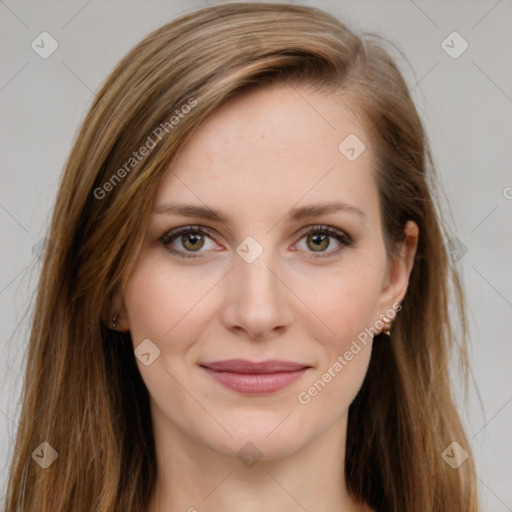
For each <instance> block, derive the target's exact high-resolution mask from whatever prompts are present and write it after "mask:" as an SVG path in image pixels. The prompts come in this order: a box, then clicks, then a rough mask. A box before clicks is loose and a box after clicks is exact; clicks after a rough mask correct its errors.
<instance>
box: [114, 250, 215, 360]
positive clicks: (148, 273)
mask: <svg viewBox="0 0 512 512" xmlns="http://www.w3.org/2000/svg"><path fill="white" fill-rule="evenodd" d="M214 281H215V280H214V279H213V277H212V276H210V277H208V275H207V274H204V275H201V276H196V277H195V278H194V279H193V280H191V279H190V271H189V272H186V271H180V270H179V269H176V267H175V266H173V265H170V264H169V263H168V262H167V261H165V260H164V261H161V260H160V261H155V258H146V259H144V260H142V261H141V264H140V265H138V266H137V268H136V270H135V272H134V273H133V274H132V276H131V278H130V280H129V283H128V285H127V288H126V291H125V296H124V297H125V304H126V308H127V311H128V317H129V321H130V331H131V334H132V339H133V342H134V344H135V345H136V344H137V343H140V341H141V340H143V339H145V338H149V339H151V340H154V341H155V343H157V344H158V345H159V346H161V348H164V347H165V349H166V350H168V349H169V350H179V349H180V340H186V339H190V337H191V335H193V332H194V331H195V330H198V331H199V330H200V328H201V326H200V325H199V323H198V319H200V318H201V317H204V316H203V315H202V314H201V308H202V306H203V304H202V303H201V300H202V298H203V297H204V296H205V294H206V293H207V292H208V290H209V289H210V288H212V286H213V284H214ZM191 320H193V321H191ZM170 341H172V343H170Z"/></svg>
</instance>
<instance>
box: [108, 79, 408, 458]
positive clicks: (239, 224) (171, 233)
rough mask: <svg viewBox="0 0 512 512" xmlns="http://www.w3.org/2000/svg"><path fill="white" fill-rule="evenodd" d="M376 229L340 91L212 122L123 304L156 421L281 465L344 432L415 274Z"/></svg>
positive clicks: (364, 152) (242, 100)
mask: <svg viewBox="0 0 512 512" xmlns="http://www.w3.org/2000/svg"><path fill="white" fill-rule="evenodd" d="M299 91H300V94H299ZM351 134H352V135H351ZM349 136H350V137H349ZM347 137H349V139H347V140H346V141H345V142H343V141H344V140H345V139H346V138H347ZM355 137H357V138H355ZM340 143H341V144H340ZM362 144H364V145H365V148H363V146H362ZM351 148H352V149H351ZM179 205H181V206H190V207H194V208H197V209H198V210H194V209H192V208H189V209H188V210H187V209H186V208H181V210H180V209H179ZM326 205H331V206H332V205H336V206H337V208H331V209H324V210H322V208H323V207H325V206H326ZM311 207H315V208H311ZM205 211H206V212H205ZM212 211H215V212H217V213H218V216H219V217H220V218H215V217H214V216H212V215H211V213H212ZM201 212H202V214H201ZM208 212H210V215H209V216H208V215H205V213H206V214H207V213H208ZM381 226H382V223H381V218H380V213H379V198H378V189H377V186H376V182H375V179H374V176H373V175H372V156H371V147H370V142H369V139H368V138H367V135H366V133H365V131H364V130H363V129H362V127H361V126H360V125H359V124H358V123H357V122H356V120H355V119H354V117H353V116H352V115H351V114H350V112H349V110H347V109H346V108H345V106H344V105H343V103H342V101H341V100H340V99H339V98H336V97H334V96H326V95H322V94H320V93H315V94H312V93H309V92H307V91H306V90H300V89H299V90H294V89H291V88H288V87H286V86H280V87H274V88H263V89H260V90H258V91H257V92H250V93H246V94H244V95H241V96H238V97H236V98H234V99H231V100H230V101H229V102H228V103H226V104H224V105H223V106H222V107H221V108H220V109H218V110H217V111H216V112H215V113H214V114H212V115H211V116H210V117H209V118H208V120H207V122H205V124H203V125H202V126H201V128H200V129H199V130H198V131H197V132H196V133H195V134H194V136H193V138H191V139H190V140H189V142H188V143H187V145H186V146H185V147H184V149H183V151H182V152H181V153H180V155H179V157H178V159H177V160H176V161H175V162H174V164H173V166H172V168H171V169H170V171H169V172H168V174H167V176H166V178H165V179H164V181H163V182H162V184H161V187H160V189H159V191H158V194H157V196H156V199H155V203H154V211H153V214H152V217H151V220H150V223H149V225H148V228H147V233H146V239H145V244H144V247H143V250H142V252H141V254H140V256H139V259H138V262H137V265H136V267H135V270H134V272H133V274H132V275H131V277H130V279H129V282H128V284H127V286H126V288H125V289H124V290H123V291H122V292H121V294H120V296H119V298H118V299H116V300H117V301H118V302H117V304H116V308H117V311H116V312H118V313H119V312H120V319H119V325H120V328H121V329H129V330H130V332H131V336H132V340H133V346H134V349H136V354H138V357H137V359H136V361H137V365H138V367H139V370H140V373H141V375H142V378H143V380H144V382H145V384H146V386H147V388H148V391H149V394H150V398H151V408H152V417H153V423H154V428H155V429H157V430H159V431H160V432H165V433H166V434H167V435H168V436H177V437H181V438H182V439H184V440H186V442H188V443H190V445H191V446H195V447H199V448H200V447H207V448H209V449H211V450H214V451H215V452H217V453H222V454H225V455H229V456H233V457H235V456H237V453H238V452H239V450H240V449H241V448H242V447H244V445H246V443H252V444H253V445H254V446H256V447H257V449H258V450H259V452H260V453H261V454H262V455H263V457H266V458H268V459H270V460H271V459H276V458H280V457H284V456H286V455H289V454H292V453H293V452H297V451H298V450H300V449H302V448H305V447H306V446H307V445H309V444H311V443H313V442H315V441H317V440H319V439H321V438H322V436H324V435H328V433H329V432H333V433H334V434H335V435H336V436H342V435H343V433H344V429H345V428H346V419H347V411H348V407H349V405H350V404H351V402H352V401H353V399H354V398H355V396H356V394H357V392H358V390H359V388H360V387H361V384H362V382H363V380H364V377H365V373H366V370H367V367H368V363H369V358H370V354H371V347H372V334H373V333H375V331H377V332H379V331H380V330H381V329H382V323H381V322H379V318H380V315H381V314H386V312H387V313H388V316H392V315H390V312H393V304H396V303H398V302H399V301H400V300H401V299H402V298H403V296H404V294H405V290H406V286H407V280H408V275H409V271H410V265H409V266H408V265H407V261H408V259H407V258H404V259H403V260H397V262H394V263H392V262H391V261H389V259H388V257H387V255H386V251H385V247H384V240H383V235H382V228H381ZM409 260H410V258H409ZM142 354H143V355H142ZM260 363H261V364H260ZM251 449H253V448H251Z"/></svg>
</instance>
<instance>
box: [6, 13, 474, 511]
mask: <svg viewBox="0 0 512 512" xmlns="http://www.w3.org/2000/svg"><path fill="white" fill-rule="evenodd" d="M270 82H275V83H279V82H283V83H284V82H286V83H288V84H290V85H293V86H302V87H307V88H310V89H314V90H319V91H323V92H325V93H327V94H331V93H335V94H339V96H340V98H341V101H343V100H344V99H350V101H347V102H346V104H348V105H351V108H352V109H353V110H354V112H355V113H357V114H358V116H360V118H361V119H362V121H363V123H364V125H365V127H366V129H367V131H368V134H369V136H370V140H371V143H372V145H373V148H374V150H375V153H376V155H377V162H376V165H375V175H376V179H377V182H378V186H379V191H380V207H381V212H382V219H383V230H384V234H385V238H386V244H387V248H388V252H389V254H390V256H391V257H393V256H394V255H395V248H396V244H397V243H398V242H399V241H400V240H401V239H402V236H403V227H404V224H405V223H406V221H407V220H409V219H411V220H413V221H415V222H416V223H417V224H418V226H419V232H420V236H419V242H418V249H417V255H416V258H415V264H414V268H413V271H412V274H411V278H410V284H409V288H408V292H407V295H406V297H405V299H404V301H403V303H402V310H401V312H400V314H399V315H398V316H397V318H396V320H395V322H394V324H393V330H392V334H391V339H388V338H386V337H383V336H379V338H378V339H377V338H376V343H375V345H374V349H373V353H372V358H371V361H370V367H369V369H368V373H367V376H366V379H365V381H364V383H363V386H362V388H361V390H360V392H359V394H358V396H357V397H356V399H355V401H354V402H353V403H352V405H351V407H350V411H349V422H348V433H347V450H346V460H345V470H346V480H347V485H348V489H349V492H351V493H352V494H353V495H354V496H355V497H357V498H358V499H360V500H361V501H364V502H367V503H368V504H370V505H371V506H372V507H374V508H375V509H377V510H379V511H394V512H398V511H400V512H403V511H406V510H407V511H419V510H425V511H436V512H441V511H443V512H475V511H477V510H478V504H477V496H476V483H475V476H474V465H473V460H472V457H471V451H470V448H469V446H468V441H467V439H466V437H465V434H464V431H463V428H462V425H461V422H460V420H459V416H458V414H457V411H456V407H455V405H454V403H453V399H452V395H451V391H450V381H449V373H448V357H449V355H450V354H451V350H452V348H457V350H460V352H459V353H458V354H457V355H458V356H459V357H460V358H461V360H462V361H463V363H464V364H466V361H467V359H466V352H465V350H466V349H465V337H466V323H465V322H466V321H465V314H464V297H463V293H462V289H461V286H460V283H459V279H458V277H457V273H456V271H455V269H454V268H453V265H452V264H451V262H450V260H449V258H448V257H447V253H446V250H445V245H444V239H443V236H444V234H445V232H446V230H445V228H444V226H443V224H442V222H441V220H440V218H441V217H440V215H439V213H438V211H437V207H436V203H435V194H434V190H433V188H432V186H431V185H432V183H434V180H433V177H434V166H433V165H432V158H431V156H430V150H429V148H428V143H427V141H426V138H425V133H424V130H423V127H422V123H421V121H420V119H419V117H418V114H417V111H416V109H415V107H414V104H413V102H412V100H411V97H410V95H409V92H408V87H407V85H406V83H405V82H404V80H403V78H402V76H401V74H400V72H399V71H398V69H397V66H396V65H395V63H394V61H393V59H392V58H391V57H390V55H389V53H388V52H387V51H386V50H385V49H384V47H383V45H382V44H381V43H379V42H378V40H377V39H376V38H373V37H365V38H364V39H363V38H362V37H359V36H357V35H355V34H354V33H352V32H351V31H349V30H348V29H347V28H346V27H345V26H344V25H343V24H342V23H340V22H339V21H338V20H337V19H335V18H334V17H332V16H330V15H328V14H327V13H325V12H323V11H321V10H318V9H315V8H310V7H298V6H286V5H284V4H282V5H281V4H264V3H241V4H225V5H219V6H216V7H209V8H206V9H202V10H200V11H197V12H193V13H191V14H188V15H185V16H183V17H181V18H180V19H177V20H174V21H171V22H170V23H168V24H166V25H164V26H163V27H161V28H159V29H158V30H155V31H154V32H153V33H151V34H150V35H149V36H147V37H146V38H145V39H144V40H143V41H141V42H140V43H139V44H138V45H137V46H136V47H135V48H134V49H133V50H131V51H130V52H129V54H128V55H126V57H125V58H124V59H123V60H122V61H121V62H120V63H119V65H118V66H117V67H116V69H115V70H114V71H113V72H112V74H111V75H110V76H109V77H108V79H107V80H106V82H105V84H104V85H103V87H102V89H101V91H100V92H99V93H98V94H97V96H96V98H95V101H94V103H93V105H92V106H91V108H90V110H89V112H88V114H87V116H86V118H85V120H84V122H83V124H82V126H81V128H80V130H79V132H78V134H77V137H76V140H75V142H74V146H73V148H72V151H71V153H70V155H69V158H68V160H67V162H66V165H65V170H64V173H63V176H62V179H61V183H60V189H59V192H58V196H57V200H56V205H55V209H54V214H53V218H52V222H51V227H50V230H49V234H48V240H49V242H48V251H47V253H46V256H45V260H44V264H43V268H42V273H41V278H40V281H39V286H38V292H37V300H36V305H35V312H34V318H33V324H32V330H31V335H30V344H29V349H28V358H27V367H26V373H25V380H24V385H23V386H24V387H23V395H22V409H21V415H20V420H19V427H20V428H19V430H18V434H17V438H16V445H15V448H14V456H13V460H12V465H11V468H10V479H9V486H8V495H7V510H8V511H9V512H18V511H21V510H37V511H38V512H50V511H51V512H64V511H69V510H73V511H74V512H80V511H84V512H85V511H92V510H94V511H96V512H118V511H119V510H123V511H139V510H144V509H145V508H146V506H147V503H148V501H149V498H150V496H151V494H152V491H153V489H154V484H155V477H156V463H155V448H154V443H153V436H152V428H151V423H150V419H149V418H150V414H149V401H148V392H147V389H146V388H145V386H144V384H143V381H142V379H141V377H140V374H139V372H138V370H137V366H136V364H135V362H134V354H133V348H132V345H131V340H130V335H129V333H124V334H123V333H116V332H115V331H113V330H111V329H109V328H108V327H107V326H106V322H105V311H106V308H107V306H108V304H109V300H110V297H111V296H112V293H113V291H114V290H115V289H116V288H117V287H120V286H123V285H124V284H125V283H126V280H127V279H128V277H129V276H130V273H131V270H132V268H133V265H134V262H135V260H136V258H137V255H138V253H139V251H140V248H141V246H142V242H143V238H144V233H145V229H146V225H147V222H148V218H149V213H150V211H151V209H152V201H153V198H154V197H155V194H156V191H157V189H158V186H159V184H160V183H161V181H162V179H163V177H164V176H165V173H166V172H167V170H168V168H169V165H170V164H171V163H172V161H173V159H174V158H175V156H176V154H177V152H178V151H179V149H180V148H181V147H182V146H183V144H184V143H185V141H186V140H187V139H188V138H189V137H190V136H192V135H193V133H194V130H195V129H197V127H198V126H199V124H200V123H201V121H202V120H204V119H205V118H206V117H207V116H208V115H209V114H210V113H211V112H212V111H213V110H214V109H215V108H217V107H218V106H219V105H221V104H222V103H223V102H224V101H226V100H227V99H228V98H230V97H231V96H233V95H235V94H238V93H240V92H242V91H244V90H247V89H248V88H250V87H258V86H260V85H261V84H265V83H270ZM150 140H151V143H150ZM143 146H145V147H146V148H147V149H148V150H147V151H142V150H141V151H140V154H139V152H138V150H139V148H142V147H143ZM134 151H137V154H138V155H139V156H141V158H140V159H139V158H138V157H135V156H134ZM123 169H124V171H123ZM451 291H453V298H454V303H455V304H456V306H458V309H459V312H460V315H458V317H457V319H458V320H460V322H461V324H460V325H461V327H462V328H461V329H455V328H454V324H453V318H451V317H449V314H448V311H449V303H450V297H451ZM456 332H458V333H459V339H456ZM454 441H456V442H457V443H459V444H460V445H461V446H462V447H463V448H464V449H465V450H466V451H467V452H468V453H469V458H468V459H467V460H466V461H465V462H464V463H463V464H462V465H460V466H459V467H458V468H452V467H451V466H449V465H447V463H446V462H445V461H444V460H443V458H442V455H441V454H442V452H443V450H445V448H446V447H448V446H449V445H450V444H451V443H452V442H454ZM42 442H47V443H48V444H49V445H50V446H51V447H52V448H53V449H55V450H56V452H57V453H58V457H57V459H56V460H55V461H54V462H53V464H51V465H50V466H49V467H48V468H46V469H43V468H42V467H40V466H39V465H38V464H36V462H35V460H32V453H33V451H34V450H35V449H36V448H37V447H39V445H40V444H41V443H42Z"/></svg>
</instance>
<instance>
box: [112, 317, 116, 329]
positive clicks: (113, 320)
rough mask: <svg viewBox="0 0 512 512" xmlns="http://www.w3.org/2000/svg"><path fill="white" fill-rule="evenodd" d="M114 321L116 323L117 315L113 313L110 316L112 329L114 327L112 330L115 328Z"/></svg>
mask: <svg viewBox="0 0 512 512" xmlns="http://www.w3.org/2000/svg"><path fill="white" fill-rule="evenodd" d="M116 323H117V315H114V316H113V317H112V329H114V331H115V330H116Z"/></svg>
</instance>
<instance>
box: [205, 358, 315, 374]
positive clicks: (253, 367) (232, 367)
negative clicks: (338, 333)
mask: <svg viewBox="0 0 512 512" xmlns="http://www.w3.org/2000/svg"><path fill="white" fill-rule="evenodd" d="M201 366H203V367H206V368H209V369H210V370H214V371H219V372H232V373H246V374H247V373H249V374H250V373H278V372H294V371H297V370H302V369H304V368H310V366H309V365H306V364H302V363H296V362H293V361H280V360H277V359H272V360H268V361H261V362H255V361H248V360H247V359H227V360H225V361H213V362H211V363H201Z"/></svg>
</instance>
